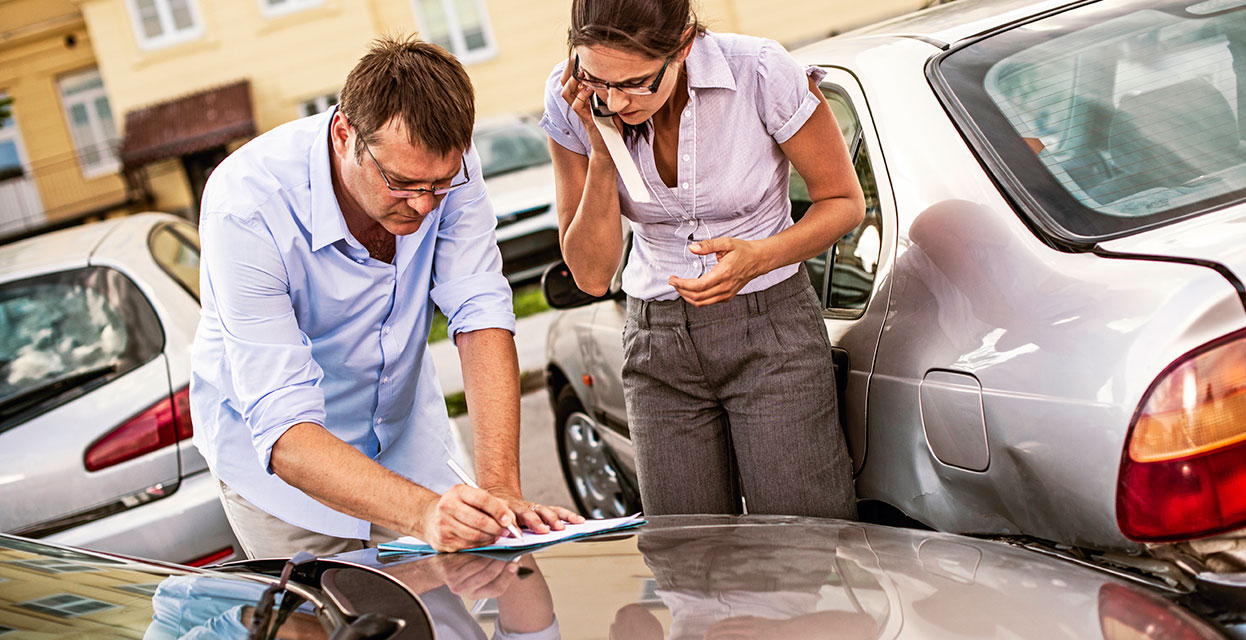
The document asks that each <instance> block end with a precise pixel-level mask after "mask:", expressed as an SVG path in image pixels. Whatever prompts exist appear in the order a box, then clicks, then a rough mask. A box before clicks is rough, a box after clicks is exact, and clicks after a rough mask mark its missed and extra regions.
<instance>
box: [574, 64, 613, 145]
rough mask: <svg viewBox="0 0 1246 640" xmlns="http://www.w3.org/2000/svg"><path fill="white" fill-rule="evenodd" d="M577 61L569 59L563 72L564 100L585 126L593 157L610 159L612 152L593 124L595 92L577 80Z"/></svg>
mask: <svg viewBox="0 0 1246 640" xmlns="http://www.w3.org/2000/svg"><path fill="white" fill-rule="evenodd" d="M574 70H575V59H574V57H570V58H567V66H566V67H564V68H563V70H562V99H563V100H565V101H566V102H567V104H569V105H571V110H572V111H574V112H575V115H576V116H577V117H579V118H580V123H581V124H583V125H584V130H585V131H587V132H588V141H589V145H590V146H591V147H592V150H593V155H595V156H597V157H599V158H609V157H610V152H609V151H607V150H606V141H605V140H603V139H602V137H601V132H599V131H597V124H596V123H595V122H593V112H592V111H591V110H590V107H589V100H591V99H592V97H593V90H592V89H590V88H588V87H585V86H582V85H581V84H580V81H579V80H576V79H575V75H574ZM614 118H615V127H616V128H617V127H618V124H619V120H618V116H614Z"/></svg>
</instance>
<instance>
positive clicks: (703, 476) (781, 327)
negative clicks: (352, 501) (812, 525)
mask: <svg viewBox="0 0 1246 640" xmlns="http://www.w3.org/2000/svg"><path fill="white" fill-rule="evenodd" d="M819 306H820V305H819V303H818V299H817V295H816V294H815V293H814V291H813V288H812V287H811V286H810V284H809V275H808V273H807V272H806V271H805V268H804V267H803V266H802V267H801V269H800V271H799V272H798V273H797V274H796V275H794V276H792V277H791V278H788V279H787V280H784V281H783V282H780V283H779V284H776V285H774V286H772V287H770V288H768V289H765V290H762V291H758V292H755V293H750V294H744V295H738V296H736V297H735V298H733V299H731V300H729V301H727V302H722V303H718V304H713V305H709V306H707V307H694V306H692V305H689V304H687V303H686V302H684V301H683V300H682V299H679V300H670V301H645V300H639V299H635V298H628V300H627V323H626V325H625V326H624V329H623V350H624V364H623V389H624V394H625V398H626V402H627V416H628V428H629V430H630V432H631V437H632V442H633V444H634V445H635V448H636V458H637V467H638V468H637V471H638V473H639V477H640V493H641V502H642V503H643V505H644V510H645V513H646V514H650V515H661V514H672V513H740V512H741V511H740V509H741V496H743V497H744V499H745V501H746V502H747V508H748V512H749V513H759V514H783V515H803V516H817V517H829V518H846V519H855V518H856V513H857V509H856V495H855V491H854V489H853V483H852V464H851V461H850V459H849V457H848V450H847V447H846V446H845V442H844V435H843V431H842V429H841V428H840V425H839V419H838V413H837V410H836V404H837V402H836V397H835V377H834V376H835V373H834V367H833V366H832V364H831V345H830V340H829V339H828V338H827V335H826V327H825V325H824V324H823V322H822V314H821V310H820V308H819Z"/></svg>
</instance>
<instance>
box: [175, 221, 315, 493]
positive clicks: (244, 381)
mask: <svg viewBox="0 0 1246 640" xmlns="http://www.w3.org/2000/svg"><path fill="white" fill-rule="evenodd" d="M200 236H201V241H202V243H203V248H204V251H203V261H204V265H203V274H204V277H205V279H206V280H207V287H206V292H207V294H208V295H210V296H211V297H212V307H213V309H214V310H215V313H216V314H217V316H218V317H219V321H220V327H221V342H222V344H223V347H224V358H225V359H226V361H227V364H228V366H227V367H226V369H227V370H228V371H229V374H230V379H229V381H228V387H229V389H230V390H229V393H228V394H227V396H228V401H229V402H230V403H231V404H232V405H233V406H234V409H235V410H236V411H237V412H238V413H239V414H240V415H241V416H242V419H243V421H244V422H245V424H246V426H247V428H248V429H249V430H250V432H251V445H252V447H254V449H255V453H256V455H257V456H258V457H259V460H260V464H261V465H262V466H263V468H264V469H266V470H268V472H269V473H272V469H270V468H269V461H270V459H271V457H272V447H273V444H274V443H276V442H277V439H278V438H280V437H281V436H282V434H284V433H285V432H286V430H288V429H289V428H290V427H292V426H294V425H296V424H298V423H300V422H311V423H315V424H318V425H321V426H324V423H325V404H324V392H323V391H322V390H321V388H320V381H321V380H322V379H323V377H324V372H323V371H322V370H321V368H320V366H319V365H318V364H316V361H315V360H314V359H313V358H312V347H311V340H310V339H308V337H307V334H306V333H304V332H303V331H302V330H300V329H299V325H298V321H297V319H296V318H295V315H294V307H293V305H292V302H291V299H290V286H289V280H288V277H287V275H286V269H285V264H284V262H283V260H282V257H281V254H280V253H279V252H278V250H277V246H276V244H275V243H274V241H273V237H272V235H271V233H270V232H269V230H268V228H267V227H266V226H265V225H264V222H263V219H262V217H260V216H259V215H251V216H235V215H230V214H223V213H205V214H204V216H203V219H202V220H201V221H200Z"/></svg>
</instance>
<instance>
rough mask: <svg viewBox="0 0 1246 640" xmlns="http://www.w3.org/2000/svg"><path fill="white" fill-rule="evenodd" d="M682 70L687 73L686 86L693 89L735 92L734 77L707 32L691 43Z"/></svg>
mask: <svg viewBox="0 0 1246 640" xmlns="http://www.w3.org/2000/svg"><path fill="white" fill-rule="evenodd" d="M684 68H685V69H686V70H687V73H688V86H689V87H692V88H693V89H731V90H732V91H735V88H736V87H735V76H734V75H732V73H731V66H730V65H728V64H727V56H725V55H723V51H722V49H721V48H720V47H719V46H718V40H717V38H716V37H715V36H714V34H713V33H710V32H708V31H707V32H706V33H705V35H703V36H700V37H698V38H696V39H695V40H693V41H692V50H691V51H690V52H688V59H687V60H685V61H684Z"/></svg>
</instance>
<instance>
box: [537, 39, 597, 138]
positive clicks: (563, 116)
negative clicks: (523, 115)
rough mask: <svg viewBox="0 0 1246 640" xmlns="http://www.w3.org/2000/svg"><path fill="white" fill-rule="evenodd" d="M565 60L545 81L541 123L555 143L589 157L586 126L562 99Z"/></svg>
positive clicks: (556, 66) (555, 67)
mask: <svg viewBox="0 0 1246 640" xmlns="http://www.w3.org/2000/svg"><path fill="white" fill-rule="evenodd" d="M566 66H567V62H566V61H565V60H564V61H562V62H560V63H558V64H557V65H555V66H554V71H553V73H551V74H550V76H549V78H548V79H547V80H546V81H545V114H544V115H543V116H541V122H540V123H539V124H540V126H541V128H542V129H544V130H545V133H546V134H548V135H549V137H550V139H551V140H553V141H554V142H557V143H558V144H560V145H562V146H563V147H565V148H566V149H567V150H568V151H573V152H575V153H578V154H580V155H582V156H586V155H588V135H587V133H586V132H585V131H584V125H583V123H581V122H580V119H579V117H577V116H576V115H575V114H574V113H572V111H571V105H569V104H567V102H566V101H565V100H563V99H562V83H561V82H559V80H561V79H562V70H563V69H564V68H566Z"/></svg>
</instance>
